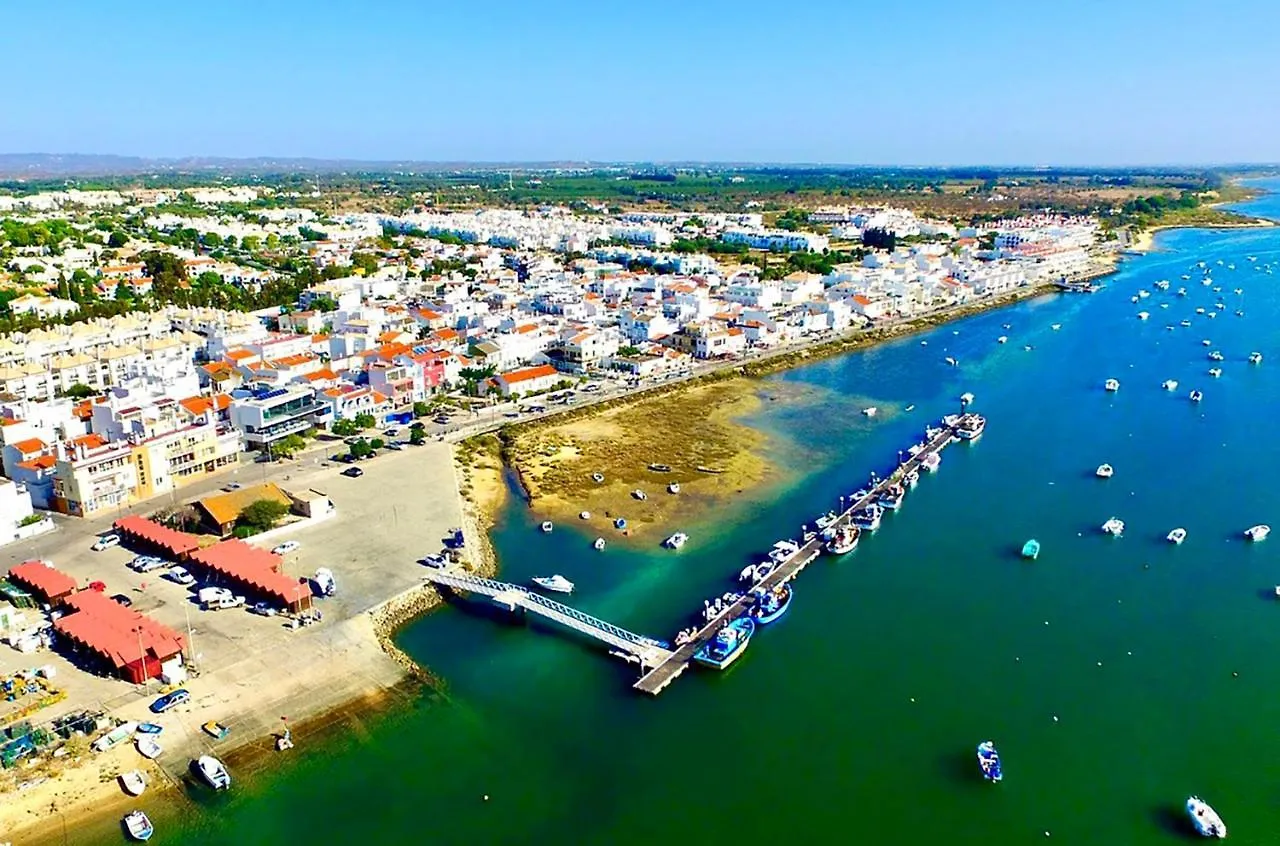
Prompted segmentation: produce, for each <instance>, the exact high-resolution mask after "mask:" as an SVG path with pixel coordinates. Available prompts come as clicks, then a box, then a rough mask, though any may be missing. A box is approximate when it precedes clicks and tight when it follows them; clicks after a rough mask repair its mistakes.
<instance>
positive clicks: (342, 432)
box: [329, 417, 360, 438]
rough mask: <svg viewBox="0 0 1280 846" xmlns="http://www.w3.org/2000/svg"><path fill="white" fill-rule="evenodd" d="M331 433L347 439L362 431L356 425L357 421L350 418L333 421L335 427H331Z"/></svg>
mask: <svg viewBox="0 0 1280 846" xmlns="http://www.w3.org/2000/svg"><path fill="white" fill-rule="evenodd" d="M329 431H330V432H333V433H334V434H335V435H337V436H338V437H340V438H347V437H350V436H351V435H354V434H355V433H356V432H359V431H360V427H359V426H357V425H356V421H354V420H351V419H349V418H346V417H344V418H342V419H341V420H335V421H333V425H332V426H330V427H329Z"/></svg>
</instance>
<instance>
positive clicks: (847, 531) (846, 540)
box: [827, 526, 862, 555]
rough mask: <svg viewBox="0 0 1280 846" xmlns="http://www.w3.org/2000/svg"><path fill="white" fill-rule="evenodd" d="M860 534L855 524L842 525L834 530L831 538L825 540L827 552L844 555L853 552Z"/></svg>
mask: <svg viewBox="0 0 1280 846" xmlns="http://www.w3.org/2000/svg"><path fill="white" fill-rule="evenodd" d="M861 536H862V532H861V531H859V530H858V527H857V526H842V527H840V528H839V529H837V530H836V533H835V534H834V535H833V536H832V537H831V540H829V541H827V552H829V553H831V554H832V555H846V554H848V553H850V552H853V550H854V549H855V548H857V546H858V538H860V537H861Z"/></svg>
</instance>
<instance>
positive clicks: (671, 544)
mask: <svg viewBox="0 0 1280 846" xmlns="http://www.w3.org/2000/svg"><path fill="white" fill-rule="evenodd" d="M687 540H689V536H688V535H686V534H685V533H684V532H676V533H675V534H674V535H672V536H671V537H669V538H667V539H666V540H664V541H663V542H662V545H663V546H665V547H666V548H667V549H679V548H680V547H682V546H684V544H685V541H687Z"/></svg>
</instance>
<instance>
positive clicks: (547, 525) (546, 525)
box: [539, 520, 555, 534]
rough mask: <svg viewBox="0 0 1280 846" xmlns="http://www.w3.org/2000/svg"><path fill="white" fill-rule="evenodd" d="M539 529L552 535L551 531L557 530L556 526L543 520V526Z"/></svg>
mask: <svg viewBox="0 0 1280 846" xmlns="http://www.w3.org/2000/svg"><path fill="white" fill-rule="evenodd" d="M539 528H541V529H542V531H544V532H546V533H548V534H550V533H551V530H552V529H554V528H555V525H554V524H553V523H552V522H551V521H550V520H543V521H542V525H541V526H540V527H539Z"/></svg>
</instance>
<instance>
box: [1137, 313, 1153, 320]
mask: <svg viewBox="0 0 1280 846" xmlns="http://www.w3.org/2000/svg"><path fill="white" fill-rule="evenodd" d="M1150 316H1151V315H1150V314H1149V313H1147V312H1145V311H1140V312H1138V319H1139V320H1146V319H1147V318H1148V317H1150Z"/></svg>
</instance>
